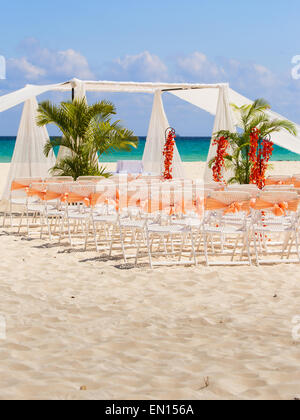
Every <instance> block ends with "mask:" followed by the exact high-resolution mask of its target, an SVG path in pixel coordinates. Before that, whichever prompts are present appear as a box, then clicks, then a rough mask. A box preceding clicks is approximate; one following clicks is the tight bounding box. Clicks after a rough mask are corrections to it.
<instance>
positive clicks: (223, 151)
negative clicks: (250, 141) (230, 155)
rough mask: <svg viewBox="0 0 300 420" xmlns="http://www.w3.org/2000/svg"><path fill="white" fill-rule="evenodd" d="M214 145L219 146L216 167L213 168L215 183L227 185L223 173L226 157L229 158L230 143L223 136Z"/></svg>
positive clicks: (215, 140)
mask: <svg viewBox="0 0 300 420" xmlns="http://www.w3.org/2000/svg"><path fill="white" fill-rule="evenodd" d="M213 145H214V146H218V148H217V155H216V158H215V161H214V166H213V167H212V171H213V178H214V181H215V182H224V183H225V180H224V177H223V174H222V171H223V169H224V167H225V157H226V156H227V149H228V146H229V141H228V139H227V138H226V137H224V136H222V137H219V138H217V139H214V141H213Z"/></svg>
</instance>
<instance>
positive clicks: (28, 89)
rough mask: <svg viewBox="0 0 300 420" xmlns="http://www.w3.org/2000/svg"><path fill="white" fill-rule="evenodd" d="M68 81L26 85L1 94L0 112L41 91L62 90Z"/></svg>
mask: <svg viewBox="0 0 300 420" xmlns="http://www.w3.org/2000/svg"><path fill="white" fill-rule="evenodd" d="M67 85H68V83H60V84H56V85H45V86H34V85H27V86H25V87H24V88H23V89H20V90H17V91H15V92H12V93H9V94H7V95H3V96H1V97H0V112H3V111H7V110H8V109H10V108H13V107H15V106H17V105H20V104H22V103H23V102H25V101H27V100H28V99H30V98H33V97H34V96H38V95H41V94H42V93H45V92H48V91H51V90H54V91H57V90H64V89H66V86H67Z"/></svg>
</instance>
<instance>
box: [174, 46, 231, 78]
mask: <svg viewBox="0 0 300 420" xmlns="http://www.w3.org/2000/svg"><path fill="white" fill-rule="evenodd" d="M177 67H178V72H179V76H181V77H182V76H184V77H186V78H188V77H190V78H192V79H193V80H195V79H198V80H197V81H198V82H199V83H201V82H200V80H201V81H203V82H204V83H207V82H209V81H211V80H213V79H215V80H216V79H218V78H219V77H221V76H222V73H223V71H222V69H221V68H219V67H218V66H217V65H216V64H215V63H213V62H210V61H209V60H208V58H207V56H206V55H205V54H203V53H201V52H198V51H196V52H194V53H193V54H190V55H188V56H183V57H179V58H178V60H177Z"/></svg>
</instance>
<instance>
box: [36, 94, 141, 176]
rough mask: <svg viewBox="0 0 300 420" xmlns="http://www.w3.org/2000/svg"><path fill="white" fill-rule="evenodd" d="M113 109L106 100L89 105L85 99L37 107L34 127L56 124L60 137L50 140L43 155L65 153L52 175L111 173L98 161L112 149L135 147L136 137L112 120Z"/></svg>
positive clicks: (45, 103) (99, 174)
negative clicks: (54, 150)
mask: <svg viewBox="0 0 300 420" xmlns="http://www.w3.org/2000/svg"><path fill="white" fill-rule="evenodd" d="M114 115H116V108H115V106H114V105H113V104H112V103H110V102H107V101H101V102H97V103H96V104H94V105H88V104H87V103H86V100H85V99H82V100H74V101H73V102H62V103H61V104H60V105H59V106H57V105H54V104H52V103H51V102H49V101H45V102H42V103H41V104H39V108H38V117H37V124H38V126H44V125H47V124H55V125H56V126H57V127H58V128H59V130H60V131H61V133H62V137H56V138H54V139H51V140H49V141H48V142H47V143H46V145H45V149H44V153H45V155H46V156H48V155H49V153H50V151H51V150H53V149H54V148H56V147H60V148H63V150H64V153H63V154H62V157H60V155H59V158H58V160H57V162H56V165H55V166H54V167H53V168H52V170H51V172H52V174H53V175H60V176H72V177H73V178H74V179H75V180H76V179H77V178H78V177H79V176H104V177H109V176H110V173H109V172H108V171H107V170H106V168H105V167H104V166H100V165H99V158H100V157H101V156H103V155H104V154H107V153H109V152H111V151H113V150H125V151H128V152H129V151H130V150H131V148H132V147H133V148H136V147H137V145H138V138H137V137H135V136H134V134H133V132H132V131H131V130H128V129H126V128H124V127H123V126H122V125H121V124H120V121H118V120H116V121H112V117H113V116H114Z"/></svg>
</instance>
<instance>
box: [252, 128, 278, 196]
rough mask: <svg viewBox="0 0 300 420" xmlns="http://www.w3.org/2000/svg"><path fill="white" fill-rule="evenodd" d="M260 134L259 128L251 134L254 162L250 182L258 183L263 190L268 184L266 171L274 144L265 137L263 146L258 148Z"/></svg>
mask: <svg viewBox="0 0 300 420" xmlns="http://www.w3.org/2000/svg"><path fill="white" fill-rule="evenodd" d="M260 134H261V133H260V131H259V130H258V129H257V128H254V129H253V130H252V132H251V134H250V151H249V159H250V162H251V163H252V168H251V174H250V183H251V184H256V185H257V186H258V188H259V189H261V190H262V189H263V188H264V187H265V185H266V172H267V169H268V166H269V165H268V163H269V161H270V159H271V156H272V154H273V150H274V147H273V146H274V144H273V143H272V142H271V141H269V140H267V139H263V140H262V142H261V147H260V148H259V149H258V143H259V137H260Z"/></svg>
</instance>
